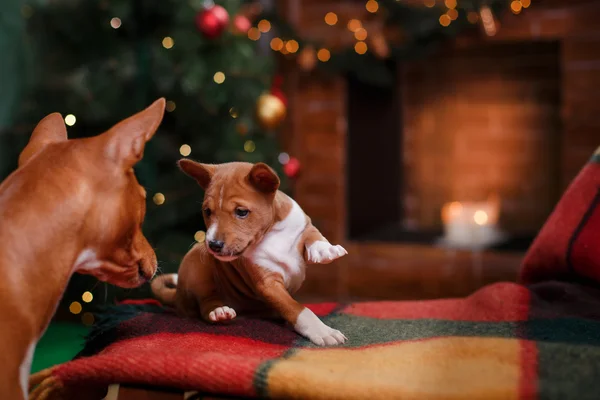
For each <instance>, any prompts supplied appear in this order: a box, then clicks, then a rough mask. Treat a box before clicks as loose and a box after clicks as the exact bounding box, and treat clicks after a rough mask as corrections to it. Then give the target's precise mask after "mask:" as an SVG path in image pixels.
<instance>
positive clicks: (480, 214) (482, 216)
mask: <svg viewBox="0 0 600 400" xmlns="http://www.w3.org/2000/svg"><path fill="white" fill-rule="evenodd" d="M473 220H474V221H475V223H476V224H477V225H485V224H487V222H488V215H487V213H486V212H485V211H483V210H477V211H475V215H473Z"/></svg>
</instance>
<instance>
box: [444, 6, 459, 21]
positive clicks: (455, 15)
mask: <svg viewBox="0 0 600 400" xmlns="http://www.w3.org/2000/svg"><path fill="white" fill-rule="evenodd" d="M446 14H447V15H448V16H449V17H450V19H451V20H452V21H455V20H456V19H457V18H458V11H457V10H456V8H451V9H449V10H448V11H447V12H446Z"/></svg>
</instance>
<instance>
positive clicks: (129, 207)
mask: <svg viewBox="0 0 600 400" xmlns="http://www.w3.org/2000/svg"><path fill="white" fill-rule="evenodd" d="M164 108H165V100H164V99H159V100H157V101H156V102H155V103H153V104H152V105H151V106H150V107H148V108H147V109H146V110H144V111H142V112H140V113H139V114H136V115H134V116H132V117H130V118H128V119H126V120H124V121H122V122H120V123H119V124H117V125H115V126H114V127H112V128H111V129H110V130H108V131H107V132H105V133H103V134H101V135H99V136H96V137H91V138H86V139H76V140H68V139H67V130H66V127H65V124H64V122H63V119H62V117H61V116H60V114H58V113H54V114H50V115H48V116H47V117H46V118H44V119H43V120H42V121H41V122H40V123H39V124H38V125H37V127H36V128H35V130H34V131H33V134H32V135H31V138H30V141H29V143H28V144H27V146H26V147H25V149H24V150H23V151H22V153H21V154H20V157H19V166H18V168H17V170H16V171H14V172H13V173H12V174H11V175H9V176H8V177H7V178H6V180H5V181H4V182H3V183H2V184H0V276H2V279H0V308H1V311H0V399H7V400H8V399H10V400H14V399H25V398H27V394H28V379H29V373H30V367H31V360H32V357H33V353H34V349H35V346H36V343H37V341H38V339H39V338H40V336H41V335H42V334H43V333H44V331H45V330H46V327H47V326H48V323H49V322H50V319H51V317H52V315H53V314H54V311H55V310H56V307H57V305H58V303H59V301H60V299H61V297H62V295H63V292H64V291H65V288H66V287H67V283H68V281H69V278H70V277H71V275H72V274H73V273H74V272H79V273H83V274H91V275H93V276H95V277H96V278H98V279H99V280H101V281H105V282H109V283H113V284H116V285H118V286H121V287H126V288H133V287H137V286H139V285H141V284H142V283H144V282H146V281H148V280H150V279H151V278H152V277H153V276H154V273H155V272H156V266H157V262H156V255H155V254H154V250H153V249H152V247H151V246H150V244H149V243H148V241H147V240H146V238H145V237H144V235H143V234H142V229H141V226H142V222H143V220H144V216H145V213H146V193H145V191H144V189H143V188H142V187H141V186H140V185H139V184H138V182H137V180H136V177H135V174H134V172H133V166H134V165H135V164H136V163H137V162H138V161H140V159H141V158H142V155H143V151H144V146H145V144H146V142H147V141H148V140H150V138H151V137H152V136H153V135H154V133H155V132H156V130H157V128H158V126H159V124H160V122H161V120H162V117H163V113H164Z"/></svg>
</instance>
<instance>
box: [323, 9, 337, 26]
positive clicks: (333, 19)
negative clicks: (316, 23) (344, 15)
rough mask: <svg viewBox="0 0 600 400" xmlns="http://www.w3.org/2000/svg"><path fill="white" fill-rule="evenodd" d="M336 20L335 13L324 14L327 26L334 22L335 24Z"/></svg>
mask: <svg viewBox="0 0 600 400" xmlns="http://www.w3.org/2000/svg"><path fill="white" fill-rule="evenodd" d="M337 22H338V16H337V14H336V13H334V12H328V13H327V14H325V23H326V24H327V25H329V26H333V25H335V24H337Z"/></svg>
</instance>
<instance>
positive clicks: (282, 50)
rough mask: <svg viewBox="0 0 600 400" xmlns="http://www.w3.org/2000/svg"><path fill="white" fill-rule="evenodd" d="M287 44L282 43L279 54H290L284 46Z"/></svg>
mask: <svg viewBox="0 0 600 400" xmlns="http://www.w3.org/2000/svg"><path fill="white" fill-rule="evenodd" d="M286 44H287V42H283V47H282V48H281V50H280V51H281V54H290V52H289V51H288V49H287V48H286V47H285V45H286Z"/></svg>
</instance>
